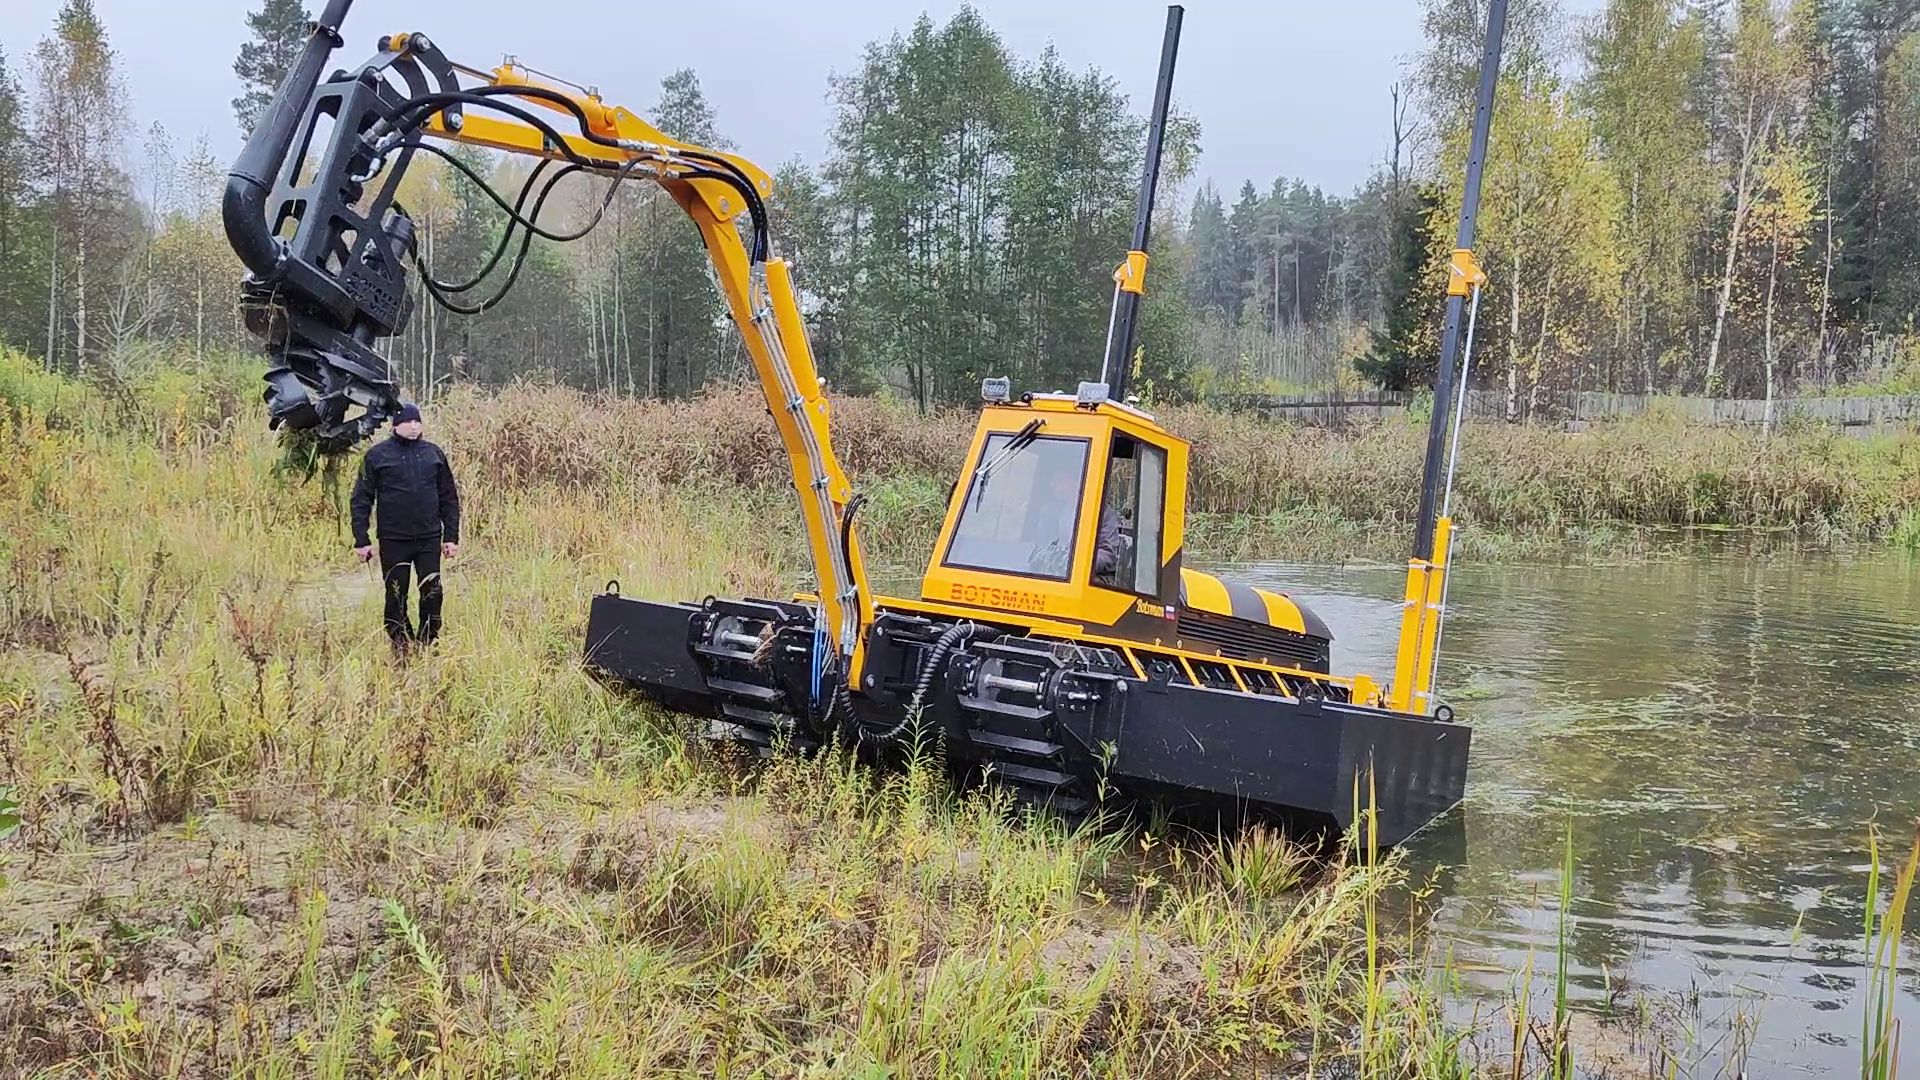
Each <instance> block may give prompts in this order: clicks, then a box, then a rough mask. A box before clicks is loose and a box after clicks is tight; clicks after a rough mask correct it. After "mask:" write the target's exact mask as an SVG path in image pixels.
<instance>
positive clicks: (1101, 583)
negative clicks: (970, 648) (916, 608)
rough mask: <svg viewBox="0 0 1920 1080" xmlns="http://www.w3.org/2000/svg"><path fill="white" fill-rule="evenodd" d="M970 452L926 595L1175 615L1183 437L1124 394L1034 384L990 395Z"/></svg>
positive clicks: (1061, 611) (1087, 612) (1115, 614)
mask: <svg viewBox="0 0 1920 1080" xmlns="http://www.w3.org/2000/svg"><path fill="white" fill-rule="evenodd" d="M965 461H966V464H965V466H964V468H963V471H962V473H961V476H960V479H959V481H958V482H956V483H955V485H954V490H953V496H952V499H951V500H950V502H949V504H948V506H947V515H946V519H945V522H944V524H943V525H942V528H941V530H940V535H939V539H938V540H937V541H936V542H935V544H934V550H933V554H932V557H931V559H930V560H929V562H928V564H927V573H926V576H925V577H924V578H923V579H922V581H921V588H920V595H921V598H922V599H924V600H932V601H942V602H947V603H958V604H965V605H969V606H984V607H991V608H995V609H1002V610H1004V609H1011V610H1017V611H1025V612H1029V613H1032V614H1036V615H1048V616H1053V617H1056V618H1065V619H1071V620H1073V621H1076V622H1083V623H1087V624H1090V625H1095V626H1103V627H1111V626H1115V625H1118V624H1120V623H1121V622H1122V621H1123V620H1127V619H1128V617H1129V616H1131V615H1135V614H1139V615H1150V616H1151V618H1152V619H1154V620H1157V621H1164V620H1165V619H1166V618H1168V617H1170V616H1171V612H1172V610H1173V608H1174V606H1176V605H1177V602H1178V599H1179V589H1180V535H1181V529H1182V525H1183V521H1182V518H1183V516H1184V510H1185V505H1186V477H1187V444H1186V441H1185V440H1183V439H1181V438H1179V437H1178V436H1176V435H1174V434H1172V433H1170V432H1168V431H1166V430H1165V429H1163V428H1161V427H1160V426H1159V425H1158V424H1156V423H1154V421H1153V419H1152V418H1151V417H1149V416H1147V415H1146V414H1145V413H1142V412H1140V411H1138V410H1137V409H1133V408H1130V407H1128V406H1124V405H1118V404H1114V403H1112V402H1105V401H1101V402H1096V403H1091V404H1089V403H1085V402H1083V401H1081V400H1076V398H1075V397H1074V396H1072V395H1066V394H1029V395H1026V396H1025V397H1023V398H1021V399H1020V400H1019V401H1018V402H1006V401H1001V402H989V404H988V405H987V407H986V408H985V409H984V410H982V412H981V416H980V423H979V426H978V427H977V429H976V430H975V431H974V435H973V441H972V444H971V445H970V446H969V448H968V451H967V457H966V459H965ZM1149 625H1150V626H1151V627H1152V628H1153V629H1156V630H1159V631H1160V632H1161V633H1163V634H1166V635H1167V636H1171V635H1170V634H1168V633H1167V629H1166V628H1165V627H1162V626H1157V625H1154V624H1149Z"/></svg>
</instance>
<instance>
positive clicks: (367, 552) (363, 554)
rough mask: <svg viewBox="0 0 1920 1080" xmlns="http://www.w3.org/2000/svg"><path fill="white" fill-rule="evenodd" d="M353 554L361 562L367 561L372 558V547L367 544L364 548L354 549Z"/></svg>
mask: <svg viewBox="0 0 1920 1080" xmlns="http://www.w3.org/2000/svg"><path fill="white" fill-rule="evenodd" d="M353 553H354V554H355V555H358V556H359V557H360V561H361V562H366V561H367V560H369V559H371V558H373V545H372V544H368V545H367V546H366V547H357V548H354V549H353Z"/></svg>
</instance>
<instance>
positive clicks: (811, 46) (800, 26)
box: [0, 0, 1588, 201]
mask: <svg viewBox="0 0 1920 1080" xmlns="http://www.w3.org/2000/svg"><path fill="white" fill-rule="evenodd" d="M94 2H95V8H96V10H97V11H99V13H100V15H101V17H102V19H103V20H104V21H105V22H106V25H107V31H108V34H109V36H110V38H111V40H112V43H113V45H114V47H115V48H116V49H117V50H118V51H119V54H120V58H121V65H122V70H123V71H124V73H125V76H126V80H127V87H128V90H129V91H130V93H131V97H132V100H133V108H134V118H135V122H136V125H137V126H136V127H135V128H134V129H133V130H132V131H130V132H129V138H128V140H127V145H128V149H129V152H130V154H133V153H137V149H138V147H139V144H140V139H139V135H140V133H141V132H144V131H145V129H146V128H147V126H148V125H149V124H150V123H151V122H152V121H154V120H158V121H160V122H161V123H162V124H164V125H166V127H167V129H168V130H169V132H170V133H171V134H172V135H173V139H174V142H175V144H176V145H177V146H180V147H183V148H184V147H185V146H187V145H188V144H190V143H191V142H192V141H193V139H194V138H195V137H196V136H198V135H199V134H201V133H203V132H204V133H205V134H206V135H207V137H208V138H209V140H210V141H211V143H212V146H213V149H214V152H215V154H216V155H217V156H218V157H220V158H222V159H229V158H231V157H232V155H233V154H234V153H235V152H236V151H237V150H238V149H239V138H238V135H237V134H236V132H235V128H234V123H233V112H232V110H231V108H229V106H228V102H229V100H230V99H232V98H233V97H234V95H235V94H237V93H238V92H239V84H238V80H236V79H235V78H234V75H233V59H234V54H235V52H236V51H237V50H238V48H239V46H240V43H241V41H242V40H243V39H244V38H245V36H246V27H245V25H244V22H243V20H244V18H245V15H246V13H247V12H248V11H249V10H251V9H252V8H253V7H254V6H255V3H256V2H257V0H171V2H166V0H94ZM320 2H321V0H308V5H309V8H310V9H311V8H313V7H316V6H318V4H319V3H320ZM4 6H5V7H6V9H7V15H6V17H5V18H4V19H0V46H4V48H5V50H6V55H7V63H8V66H9V67H10V68H13V69H14V70H16V71H21V72H22V81H23V82H25V81H27V80H26V78H25V74H24V68H25V67H26V60H27V57H28V55H29V53H30V52H31V50H32V48H33V45H34V43H35V42H36V41H38V40H39V39H40V38H41V37H42V36H43V35H45V34H46V33H47V32H48V31H49V29H50V28H51V26H52V22H53V17H54V13H55V12H56V11H57V10H58V9H59V7H60V0H5V4H4ZM960 6H961V5H960V3H959V0H941V2H936V3H910V2H887V0H838V2H833V3H764V2H763V3H750V2H747V0H701V2H698V3H690V4H680V5H675V4H642V3H619V4H605V3H599V4H585V3H576V2H571V0H550V2H547V3H531V4H530V3H526V2H525V0H518V2H512V3H509V2H507V0H358V2H357V3H356V4H355V5H354V8H353V12H352V14H350V15H349V16H348V19H347V22H346V26H345V28H344V31H343V33H344V35H345V37H346V39H347V46H346V47H345V48H344V49H342V50H340V51H339V52H337V53H335V62H336V63H337V64H339V65H342V66H345V65H350V64H354V63H358V62H359V61H360V60H362V59H364V58H365V57H366V56H367V55H368V54H370V53H371V52H372V50H373V43H374V41H375V40H376V39H377V38H378V37H379V36H380V35H381V34H385V33H391V32H393V31H396V30H421V31H425V32H427V33H429V34H430V35H431V36H433V37H434V38H435V39H436V40H438V41H439V43H440V45H441V47H442V48H443V49H445V50H446V52H447V53H448V55H450V56H452V57H453V58H454V59H456V60H460V61H463V62H466V63H469V64H473V65H474V66H478V67H491V66H493V65H494V64H496V63H498V62H499V60H500V58H501V56H502V55H503V54H505V53H509V52H511V53H513V54H515V55H517V56H518V57H519V58H520V60H521V61H523V62H524V63H526V64H528V65H530V66H532V67H534V68H537V69H540V70H544V71H549V72H552V73H554V74H557V75H561V76H564V77H567V78H570V79H572V80H574V81H576V82H581V83H589V84H595V85H598V86H599V88H600V90H601V92H602V94H603V95H604V96H605V97H606V98H607V100H608V101H610V102H613V103H615V104H624V105H627V106H629V107H631V108H633V109H634V110H635V111H637V112H640V113H641V114H642V115H645V114H646V113H647V112H648V111H649V109H650V108H651V106H652V104H653V102H654V100H655V99H656V98H657V97H658V94H659V83H660V78H661V76H663V75H665V74H666V73H667V72H669V71H671V70H673V69H674V68H678V67H691V68H693V69H694V70H695V71H696V72H698V73H699V76H700V83H701V86H702V87H703V88H704V89H705V91H706V94H707V97H708V99H709V100H711V101H712V102H713V105H714V109H715V111H716V112H717V114H718V120H719V127H720V130H721V132H722V133H723V134H725V135H726V136H727V137H728V138H730V139H732V140H733V141H734V142H735V144H737V146H738V147H739V148H740V150H741V152H742V153H744V154H745V155H746V156H748V157H750V158H752V159H754V160H756V161H758V162H759V163H761V164H762V165H764V166H766V167H768V168H769V169H771V168H772V167H773V166H775V165H776V164H778V163H779V162H781V161H784V160H785V159H787V158H790V157H793V156H795V155H798V156H800V157H803V158H805V159H807V160H808V161H812V162H818V161H819V160H820V159H821V157H822V156H823V154H824V152H825V150H826V143H827V128H828V124H829V121H830V117H831V112H830V109H829V106H828V102H827V80H828V77H829V76H830V75H833V74H845V73H847V72H849V71H851V70H853V69H854V68H855V67H856V66H857V65H858V63H859V58H860V52H861V49H862V47H863V46H864V45H865V44H866V43H867V42H868V41H871V40H874V39H876V38H882V37H885V36H887V35H889V34H891V33H892V32H893V31H894V30H896V29H899V30H905V29H906V28H908V27H910V26H911V25H912V23H913V20H914V19H915V17H917V16H918V15H919V14H920V13H921V12H922V11H926V12H928V13H929V14H931V15H932V16H933V18H934V19H936V20H939V21H945V20H946V19H947V18H948V17H949V16H951V15H952V14H953V13H954V12H955V11H956V10H958V8H959V7H960ZM973 6H974V7H975V8H976V9H977V10H979V11H980V12H981V13H982V14H983V15H984V16H985V17H986V19H987V21H988V23H989V24H990V25H992V26H993V27H994V28H995V29H996V30H997V31H998V32H999V33H1000V34H1001V35H1002V37H1003V39H1004V40H1005V41H1006V43H1007V45H1008V46H1009V47H1010V48H1011V49H1012V50H1013V51H1014V52H1015V53H1017V54H1019V55H1021V56H1033V55H1036V54H1038V53H1039V51H1040V50H1041V49H1042V48H1044V47H1045V46H1046V44H1047V43H1048V42H1052V43H1053V45H1054V46H1055V47H1056V48H1057V49H1058V50H1059V51H1060V54H1061V56H1062V58H1063V59H1064V60H1065V61H1066V63H1067V64H1068V65H1069V66H1070V67H1073V68H1075V69H1082V68H1085V67H1088V66H1090V65H1091V66H1098V67H1099V68H1101V69H1102V70H1104V71H1105V72H1107V73H1108V74H1109V75H1112V76H1114V77H1115V78H1116V79H1118V80H1119V83H1120V87H1121V89H1122V90H1123V91H1124V92H1125V93H1126V94H1127V95H1128V96H1129V98H1130V99H1131V100H1132V102H1133V107H1134V111H1135V112H1136V113H1140V114H1144V113H1145V112H1146V110H1147V108H1148V106H1149V104H1150V103H1151V100H1152V96H1153V81H1154V75H1155V72H1156V62H1157V60H1158V55H1159V49H1160V39H1161V34H1162V32H1163V30H1164V27H1165V21H1166V5H1165V4H1164V3H1162V2H1154V0H975V3H974V4H973ZM1575 6H1577V7H1585V6H1588V5H1587V4H1586V3H1576V5H1575ZM1186 7H1187V12H1186V23H1185V28H1184V31H1183V34H1182V37H1181V45H1180V61H1179V69H1178V71H1177V74H1176V77H1175V80H1174V98H1175V101H1176V102H1177V103H1178V104H1179V106H1180V107H1181V108H1182V109H1183V110H1184V111H1186V112H1187V113H1189V114H1191V115H1193V116H1195V117H1197V118H1198V119H1199V121H1200V123H1201V125H1202V150H1203V154H1202V157H1201V161H1200V169H1199V175H1200V177H1201V178H1203V179H1210V180H1212V181H1213V182H1214V183H1215V184H1216V185H1218V186H1219V187H1220V188H1221V189H1222V190H1223V192H1224V194H1225V196H1226V197H1227V198H1228V200H1229V201H1231V199H1232V194H1233V191H1234V190H1235V189H1237V188H1238V187H1239V185H1240V181H1241V180H1242V179H1246V178H1252V179H1253V180H1254V182H1255V183H1256V184H1257V185H1259V186H1260V187H1261V188H1262V189H1263V190H1264V189H1265V188H1266V186H1267V185H1268V184H1269V183H1270V182H1271V181H1272V180H1273V178H1274V177H1275V176H1277V175H1283V174H1284V175H1287V176H1297V177H1301V178H1303V179H1305V180H1307V181H1308V182H1309V183H1312V184H1318V185H1321V186H1322V187H1325V188H1328V189H1330V190H1333V191H1340V192H1344V191H1346V190H1348V189H1350V188H1352V187H1353V186H1355V185H1356V184H1358V183H1360V182H1361V181H1362V180H1364V179H1365V178H1366V175H1367V173H1368V171H1369V170H1370V169H1371V168H1372V166H1373V165H1374V164H1375V163H1376V162H1379V161H1380V160H1382V159H1383V158H1384V156H1385V154H1386V153H1387V147H1388V143H1389V139H1388V132H1389V127H1388V108H1389V107H1388V97H1387V88H1388V86H1389V85H1391V84H1392V83H1393V82H1394V81H1395V80H1396V79H1398V78H1401V77H1402V70H1403V66H1404V65H1405V63H1406V61H1407V60H1408V58H1409V57H1410V56H1411V55H1412V54H1413V52H1414V51H1415V50H1416V49H1418V48H1419V45H1420V23H1419V15H1418V10H1417V8H1416V5H1415V2H1414V0H1338V2H1334V3H1308V2H1304V0H1292V2H1285V3H1278V2H1273V0H1264V2H1263V0H1193V2H1191V3H1189V4H1187V5H1186ZM568 12H572V13H575V14H573V15H572V16H571V17H569V16H568V15H567V14H566V13H568ZM1189 190H1190V189H1189Z"/></svg>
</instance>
